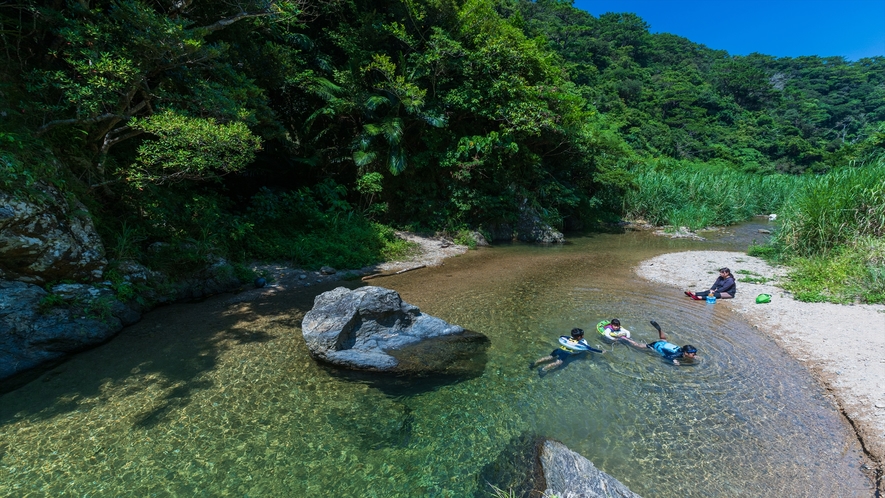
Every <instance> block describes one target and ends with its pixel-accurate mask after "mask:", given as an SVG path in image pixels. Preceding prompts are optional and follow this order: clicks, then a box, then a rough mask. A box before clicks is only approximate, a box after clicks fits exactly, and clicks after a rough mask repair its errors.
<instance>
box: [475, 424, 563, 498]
mask: <svg viewBox="0 0 885 498" xmlns="http://www.w3.org/2000/svg"><path fill="white" fill-rule="evenodd" d="M540 442H541V439H540V438H539V437H538V436H537V435H536V434H531V433H523V434H520V435H519V436H517V437H514V438H513V439H511V440H510V441H509V442H508V443H507V444H506V445H504V446H503V448H502V450H501V452H500V453H498V456H497V457H496V458H495V459H494V460H492V461H491V462H489V463H488V465H486V466H484V467H483V468H482V469H481V470H480V471H479V484H478V485H477V487H476V493H475V494H474V495H473V497H474V498H489V497H490V496H494V494H493V492H494V489H495V488H498V489H500V490H502V491H504V492H506V493H508V494H507V496H510V497H513V498H535V497H537V496H541V493H542V492H543V490H545V489H546V488H547V485H546V482H545V479H544V474H543V473H542V472H541V468H540V466H539V465H538V458H539V456H538V451H539V443H540ZM493 486H494V487H493ZM538 490H541V491H538Z"/></svg>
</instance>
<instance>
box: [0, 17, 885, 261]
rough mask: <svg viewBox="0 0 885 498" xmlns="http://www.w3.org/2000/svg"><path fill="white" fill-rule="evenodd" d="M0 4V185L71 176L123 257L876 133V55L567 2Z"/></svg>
mask: <svg viewBox="0 0 885 498" xmlns="http://www.w3.org/2000/svg"><path fill="white" fill-rule="evenodd" d="M0 23H2V24H0V42H2V48H3V50H2V51H0V59H2V65H0V85H2V86H0V111H2V112H0V144H2V145H0V188H3V189H4V190H6V191H10V192H16V193H17V194H18V195H36V194H34V192H35V185H37V184H38V183H37V182H40V181H49V182H52V183H54V184H55V185H57V186H59V187H61V188H62V189H63V190H64V191H66V192H69V193H70V195H72V196H76V197H77V198H79V199H80V200H82V201H83V202H85V203H86V205H87V206H88V208H89V209H90V212H91V214H92V215H93V217H94V218H95V219H96V221H97V223H98V227H99V230H100V231H101V232H102V234H103V236H104V238H105V240H106V245H107V246H108V248H109V250H110V251H111V253H112V254H111V256H112V257H115V258H142V257H147V256H146V255H145V251H144V250H145V248H146V247H147V246H148V245H149V244H151V243H153V242H157V241H164V242H172V243H173V244H172V247H175V244H174V243H175V242H182V241H188V242H189V244H190V245H189V246H188V247H201V248H204V249H205V250H210V249H211V250H213V251H220V252H223V253H224V254H225V255H227V256H228V257H232V258H235V259H241V260H246V259H250V258H259V259H281V260H282V259H284V260H291V261H294V262H295V263H297V264H303V265H309V266H310V265H314V266H315V265H319V264H324V263H326V264H337V265H360V264H365V263H367V262H371V261H373V260H377V258H379V257H381V256H382V255H383V252H384V251H386V250H390V249H391V248H394V249H395V247H394V246H395V244H394V241H393V237H392V232H391V227H408V228H413V229H416V228H420V229H433V230H447V231H449V232H450V233H456V232H458V231H459V230H464V229H468V228H469V229H474V228H482V227H487V226H491V225H494V224H499V223H512V222H514V221H515V219H516V216H517V213H518V210H519V209H520V207H521V206H528V207H532V208H534V209H535V210H537V212H538V213H540V214H541V215H542V216H543V217H544V218H545V219H546V220H547V221H548V222H550V223H552V224H554V225H555V226H559V227H563V226H566V224H567V222H568V221H575V222H578V223H579V222H582V221H583V222H584V223H585V224H586V223H590V222H593V221H594V220H596V219H599V218H600V217H605V216H606V213H608V215H609V216H612V217H615V216H620V215H623V214H625V213H626V211H628V210H629V209H628V206H627V205H625V204H624V202H622V200H621V199H622V197H623V194H625V193H628V192H635V191H636V189H637V186H638V183H637V179H638V178H640V177H641V175H642V172H643V171H647V169H648V168H650V167H660V165H661V164H667V165H668V166H667V168H669V169H668V170H669V171H672V170H673V169H674V168H675V169H685V168H693V167H696V166H697V165H699V164H701V163H704V164H706V167H715V168H718V169H723V170H729V171H731V170H733V171H736V172H739V173H742V174H751V175H768V174H793V175H795V174H800V173H806V172H808V173H811V172H813V173H821V172H825V171H828V170H829V169H831V168H834V167H838V166H843V165H847V164H865V162H867V161H869V160H870V158H871V157H876V155H877V154H881V152H882V150H883V146H885V128H883V124H882V123H883V122H885V58H883V57H877V58H873V59H863V60H860V61H857V62H848V61H845V60H843V59H841V58H826V59H823V58H819V57H815V56H808V57H801V58H796V59H790V58H784V59H777V58H773V57H770V56H766V55H761V54H754V55H751V56H747V57H739V56H730V55H729V54H727V53H726V52H724V51H721V50H715V49H713V48H707V47H704V46H702V45H698V44H695V43H692V42H691V41H690V40H686V39H684V38H680V37H678V36H674V35H669V34H654V35H653V34H650V33H649V29H648V25H647V24H646V23H645V22H644V21H643V20H642V19H640V18H638V17H636V16H635V15H633V14H606V15H603V16H601V17H599V18H595V17H593V16H591V15H589V14H587V13H586V12H583V11H580V10H577V9H575V8H573V7H571V5H570V4H569V3H567V2H559V1H550V0H543V1H538V2H528V1H524V0H523V1H512V0H390V1H385V0H377V1H362V0H350V1H345V0H323V1H310V0H285V1H270V2H267V1H248V2H238V3H227V2H203V1H199V0H176V1H168V2H167V1H156V2H151V1H138V0H115V1H105V0H99V1H89V0H80V1H73V0H72V1H68V2H64V1H61V0H45V1H27V0H13V1H7V2H3V3H2V4H0ZM662 161H663V162H662ZM666 161H671V162H669V163H667V162H666ZM673 161H675V162H673ZM569 226H571V225H569ZM574 226H578V225H577V224H576V225H574ZM355 241H358V243H357V242H355ZM195 257H196V256H195Z"/></svg>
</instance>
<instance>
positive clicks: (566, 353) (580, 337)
mask: <svg viewBox="0 0 885 498" xmlns="http://www.w3.org/2000/svg"><path fill="white" fill-rule="evenodd" d="M571 335H572V336H571V337H567V336H561V337H560V338H559V344H560V346H559V348H557V349H554V350H553V351H551V352H550V354H549V355H547V356H544V357H543V358H538V359H537V360H535V361H533V362H532V363H531V364H530V365H529V368H535V367H536V366H538V364H540V363H547V362H552V363H547V364H546V365H544V366H543V367H541V369H540V370H539V373H541V372H548V371H550V370H553V369H554V368H556V367H558V366H560V365H562V364H563V362H564V361H565V360H566V359H567V358H569V357H571V356H574V355H578V354H581V353H586V352H587V351H592V352H594V353H605V351H602V350H601V349H596V348H593V347H590V345H589V344H587V341H586V340H585V339H584V331H583V330H581V329H578V328H574V329H572V332H571Z"/></svg>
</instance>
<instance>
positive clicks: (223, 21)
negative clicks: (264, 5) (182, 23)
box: [197, 12, 271, 33]
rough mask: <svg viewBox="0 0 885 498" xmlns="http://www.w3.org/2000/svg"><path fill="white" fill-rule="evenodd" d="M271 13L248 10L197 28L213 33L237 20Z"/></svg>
mask: <svg viewBox="0 0 885 498" xmlns="http://www.w3.org/2000/svg"><path fill="white" fill-rule="evenodd" d="M270 14H271V13H270V12H260V13H257V14H250V13H248V12H240V13H239V14H237V15H235V16H233V17H228V18H227V19H221V20H220V21H217V22H216V23H214V24H210V25H208V26H203V27H201V28H197V29H200V30H205V31H206V32H207V33H212V32H215V31H218V30H222V29H224V28H226V27H228V26H230V25H231V24H233V23H235V22H237V21H241V20H243V19H248V18H250V17H265V16H269V15H270Z"/></svg>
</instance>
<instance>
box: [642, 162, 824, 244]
mask: <svg viewBox="0 0 885 498" xmlns="http://www.w3.org/2000/svg"><path fill="white" fill-rule="evenodd" d="M806 181H807V180H806V178H805V177H795V176H786V175H769V176H761V175H758V174H751V173H744V172H740V171H736V170H733V169H728V168H723V167H714V166H711V165H706V164H700V163H692V162H688V161H672V160H667V161H659V162H657V163H652V164H647V165H645V166H642V167H641V168H639V169H638V170H637V171H636V172H635V184H636V186H637V188H636V189H635V190H631V191H629V192H627V194H625V198H624V204H625V207H626V211H627V212H626V215H627V216H628V217H631V218H633V219H644V220H646V221H647V222H649V223H652V224H655V225H675V226H685V227H688V228H690V229H692V230H697V229H700V228H704V227H707V226H713V225H719V226H723V225H732V224H734V223H738V222H741V221H744V220H747V219H750V218H751V217H753V216H754V215H757V214H767V213H772V212H776V211H779V210H780V208H781V207H782V206H783V205H784V204H785V202H786V201H787V200H788V199H789V198H790V195H791V193H792V192H794V191H796V190H797V189H798V188H801V185H802V184H803V183H804V182H806Z"/></svg>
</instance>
